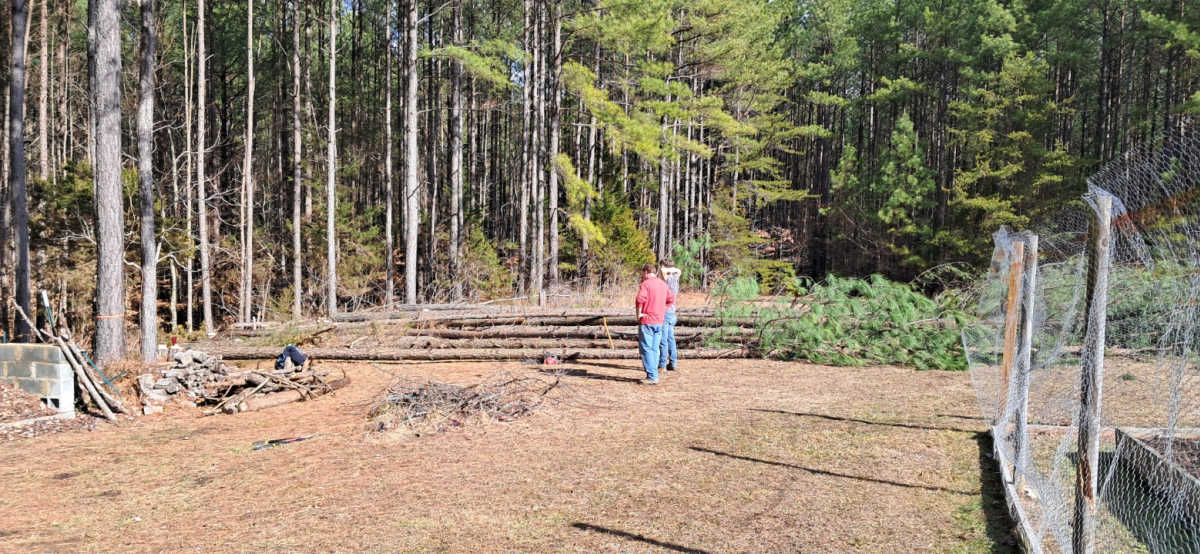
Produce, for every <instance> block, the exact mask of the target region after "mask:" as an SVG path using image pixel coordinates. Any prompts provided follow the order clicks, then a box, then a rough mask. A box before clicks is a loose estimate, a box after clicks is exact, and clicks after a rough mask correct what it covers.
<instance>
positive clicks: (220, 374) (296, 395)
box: [138, 350, 346, 414]
mask: <svg viewBox="0 0 1200 554" xmlns="http://www.w3.org/2000/svg"><path fill="white" fill-rule="evenodd" d="M345 384H346V377H345V373H342V374H341V376H340V377H339V378H337V379H333V378H331V376H330V374H329V373H328V372H323V371H318V370H315V369H313V368H312V367H311V366H310V365H308V364H306V365H305V366H302V367H292V368H284V369H281V370H276V371H269V372H268V371H237V370H235V369H231V368H230V367H229V366H227V365H225V364H224V362H222V361H221V359H220V358H219V357H216V356H210V355H208V354H207V353H205V352H202V351H199V350H184V351H182V352H178V353H176V354H175V356H174V358H173V362H172V364H171V367H170V368H168V369H164V370H162V371H161V372H160V375H159V376H157V377H156V376H154V375H149V374H148V375H142V376H141V377H140V378H139V379H138V385H139V387H140V388H141V391H142V397H143V399H144V400H143V402H144V403H146V404H147V406H152V405H154V404H156V403H157V404H162V403H165V402H167V401H169V400H171V399H172V398H173V397H176V395H184V396H186V397H187V398H188V399H190V400H192V401H194V402H195V403H196V404H197V405H200V406H206V407H208V410H207V411H208V413H218V412H223V413H227V414H233V413H238V412H247V411H253V410H261V409H263V408H269V407H271V406H278V405H280V404H286V403H288V402H295V401H298V400H308V399H310V398H313V397H316V396H320V395H322V394H325V393H328V392H332V391H334V390H336V389H338V388H341V387H342V386H343V385H345Z"/></svg>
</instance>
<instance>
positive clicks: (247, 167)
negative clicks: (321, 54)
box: [238, 0, 255, 321]
mask: <svg viewBox="0 0 1200 554" xmlns="http://www.w3.org/2000/svg"><path fill="white" fill-rule="evenodd" d="M254 84H255V80H254V0H246V139H245V156H244V158H243V159H242V191H243V193H242V194H243V198H244V203H243V205H242V210H241V213H242V229H243V231H242V232H243V233H244V235H245V240H244V242H243V243H242V254H243V258H242V291H241V292H242V294H241V299H240V302H239V303H238V308H239V314H240V315H239V317H240V319H241V320H242V321H250V318H251V311H252V309H253V308H252V307H253V304H254V205H255V204H254Z"/></svg>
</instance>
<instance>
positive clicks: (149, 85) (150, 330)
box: [137, 0, 174, 362]
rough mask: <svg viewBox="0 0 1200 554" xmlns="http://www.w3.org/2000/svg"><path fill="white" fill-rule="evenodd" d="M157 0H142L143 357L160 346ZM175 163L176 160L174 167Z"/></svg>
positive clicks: (150, 356) (148, 357)
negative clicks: (156, 198) (156, 203)
mask: <svg viewBox="0 0 1200 554" xmlns="http://www.w3.org/2000/svg"><path fill="white" fill-rule="evenodd" d="M157 46H158V40H157V37H156V36H155V22H154V0H142V51H141V55H142V67H141V83H140V86H139V88H140V91H139V93H140V95H141V97H140V98H139V99H138V116H137V133H138V185H139V189H140V193H141V194H140V196H141V198H140V201H141V208H142V314H141V331H142V359H143V360H145V361H147V362H150V361H153V360H154V358H155V355H156V349H157V346H158V249H157V248H156V244H155V241H154V51H155V49H156V48H157ZM173 166H174V163H172V167H173Z"/></svg>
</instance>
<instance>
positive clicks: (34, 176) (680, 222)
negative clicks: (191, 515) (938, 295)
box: [0, 0, 1200, 337]
mask: <svg viewBox="0 0 1200 554" xmlns="http://www.w3.org/2000/svg"><path fill="white" fill-rule="evenodd" d="M107 14H112V19H111V20H110V19H109V18H108V17H109V16H108V15H107ZM0 36H2V37H3V38H4V41H3V44H4V47H3V48H0V50H2V53H0V87H2V91H3V95H2V97H3V102H4V111H3V113H4V114H5V115H6V117H5V119H4V125H3V136H4V139H5V140H4V143H3V144H4V148H3V149H0V150H2V152H3V154H2V159H0V162H2V163H0V172H2V173H0V199H2V200H3V209H2V210H0V297H2V298H3V302H2V304H3V306H2V307H0V332H2V333H3V334H4V336H5V337H9V336H12V334H13V332H14V327H17V329H16V332H17V334H18V335H19V334H20V329H19V323H18V319H19V318H18V315H17V314H15V313H12V312H10V311H9V300H8V299H9V298H14V299H15V300H16V301H17V303H18V304H20V305H23V306H24V308H25V309H26V310H28V309H29V306H30V303H29V296H30V295H31V294H32V293H34V292H36V291H38V290H42V289H46V290H49V291H52V292H54V293H55V294H56V295H57V296H58V297H60V298H62V299H63V300H62V301H63V302H64V303H65V306H64V307H65V308H66V311H67V312H68V313H70V314H72V317H73V318H74V319H77V320H79V321H85V320H86V321H103V320H101V319H93V318H95V317H109V316H111V315H113V314H112V313H99V312H97V310H98V309H100V308H98V307H97V306H100V305H101V304H103V300H104V299H103V298H98V296H97V290H98V287H99V288H103V286H100V285H99V283H100V282H102V281H104V279H109V282H110V285H111V283H112V282H113V281H112V279H114V277H113V275H116V277H115V278H119V279H120V280H119V281H116V284H115V285H111V286H114V287H116V288H120V289H123V290H122V291H121V296H120V298H119V299H117V300H118V301H117V304H116V305H117V308H112V307H111V306H110V307H108V308H104V310H105V311H106V312H109V311H113V310H115V312H120V309H119V306H121V305H125V306H126V312H127V313H139V308H138V307H137V304H138V302H136V301H134V299H137V298H138V297H139V293H138V292H137V291H139V290H141V293H140V294H141V296H142V297H143V298H142V306H148V307H153V309H150V310H149V311H151V312H154V314H153V315H156V316H158V315H161V316H162V317H161V321H152V322H151V323H152V326H153V327H160V328H161V329H175V328H180V329H186V330H192V329H205V330H209V331H212V330H215V327H217V326H221V325H226V324H229V323H232V322H238V321H241V322H245V321H253V320H263V319H286V318H292V317H297V318H298V317H303V316H307V315H312V314H332V313H336V312H339V311H352V310H356V309H362V308H366V307H372V306H379V305H383V304H394V303H397V302H405V303H430V302H449V301H464V300H487V299H494V298H507V297H511V296H518V295H524V296H529V297H530V298H537V297H538V295H540V294H543V293H544V291H546V290H551V289H554V288H556V287H576V288H586V287H595V286H603V285H607V284H614V283H620V282H621V281H623V280H626V279H629V278H630V277H631V274H632V273H633V271H634V268H636V267H637V266H639V265H640V264H642V263H645V262H648V261H653V260H654V259H656V258H661V257H665V256H672V255H673V256H676V257H682V258H686V259H683V260H680V262H681V265H682V266H686V267H689V268H694V270H693V271H692V273H693V274H696V275H705V274H707V273H709V272H712V271H718V272H720V273H722V274H741V275H753V276H756V277H758V278H759V282H761V283H764V285H768V284H769V286H771V287H775V288H778V287H781V286H785V285H786V284H787V282H788V281H789V280H792V279H795V278H796V277H797V276H800V275H806V276H810V277H813V278H815V279H821V278H823V277H824V276H826V275H831V274H833V275H842V276H852V277H853V276H867V275H871V274H882V275H885V276H887V277H890V278H893V279H897V280H907V279H911V278H912V277H913V276H915V275H917V274H918V273H920V272H921V271H923V270H925V269H927V268H930V267H933V266H936V265H939V264H944V263H947V262H963V263H968V264H980V263H983V262H985V261H986V257H987V255H988V254H989V253H990V248H989V246H988V243H989V240H990V239H989V237H990V236H991V233H992V232H993V231H994V230H995V229H997V228H998V227H999V226H1001V225H1014V226H1018V227H1020V226H1024V225H1027V224H1029V223H1030V222H1034V221H1039V220H1043V219H1045V218H1047V217H1048V216H1050V215H1051V214H1053V213H1056V212H1057V211H1059V210H1061V209H1062V208H1063V206H1064V205H1066V204H1068V203H1071V202H1073V201H1075V200H1074V199H1077V198H1078V197H1079V195H1080V193H1081V192H1082V191H1083V190H1084V189H1085V186H1086V179H1087V177H1088V176H1089V175H1090V174H1091V173H1092V172H1094V171H1095V169H1096V168H1097V167H1098V166H1099V165H1100V164H1102V163H1104V162H1105V161H1107V160H1110V159H1112V158H1114V157H1116V156H1119V155H1120V154H1121V153H1122V152H1125V151H1127V150H1129V149H1130V148H1133V147H1138V146H1143V145H1147V144H1150V143H1153V142H1155V141H1159V140H1161V139H1162V138H1163V137H1164V136H1171V135H1183V134H1186V133H1193V132H1195V128H1194V123H1193V122H1194V121H1195V116H1196V115H1197V114H1200V3H1196V2H1187V1H1184V0H1105V1H1103V2H1092V1H1086V2H1085V1H1080V0H1063V1H1049V0H1034V1H1030V2H1003V1H997V0H956V1H952V2H946V1H944V0H939V1H936V2H935V1H931V0H911V1H907V2H900V1H896V0H887V1H881V0H854V1H851V0H822V1H810V0H686V1H685V0H637V1H632V2H631V1H629V0H568V1H561V2H555V1H549V0H522V1H516V0H491V1H483V0H432V1H428V2H427V1H419V0H397V1H388V0H330V1H318V0H291V1H274V0H272V1H266V0H189V1H170V0H157V1H151V0H141V1H129V2H120V1H117V0H90V1H85V0H75V1H71V2H67V1H61V2H51V1H50V0H4V2H3V6H2V7H0ZM148 40H149V41H150V42H147V41H148ZM106 53H107V54H106ZM110 150H111V152H110ZM106 214H107V217H112V218H115V219H113V220H111V221H112V222H115V223H111V222H110V223H108V224H106V223H104V218H105V217H106ZM147 225H149V226H148V227H147ZM111 229H115V230H112V231H107V230H111ZM106 232H107V233H109V234H107V235H106V234H105V233H106ZM106 237H107V238H106ZM106 241H107V242H106ZM106 244H107V245H108V246H105V245H106ZM105 260H108V261H107V262H105ZM106 264H107V265H106ZM134 267H136V268H139V269H140V271H134V270H133V269H132V268H134ZM106 268H108V269H106ZM113 268H115V269H113ZM122 271H123V272H124V273H123V274H121V272H122ZM106 272H107V273H106ZM113 272H116V273H113ZM105 275H107V277H106V276H105ZM148 283H152V284H154V285H156V287H151V288H150V289H147V288H143V285H145V284H148ZM106 290H108V291H109V292H108V293H103V292H102V293H101V296H104V295H106V294H107V296H109V297H110V298H109V299H111V297H113V296H114V295H115V292H113V291H114V290H115V289H112V288H109V289H106ZM147 295H149V296H148V297H147ZM147 298H148V300H147ZM97 302H100V304H98V303H97ZM147 302H148V303H147ZM140 310H141V312H143V313H144V312H145V311H147V309H146V308H141V309H140ZM115 312H114V313H115ZM145 322H146V320H143V325H145Z"/></svg>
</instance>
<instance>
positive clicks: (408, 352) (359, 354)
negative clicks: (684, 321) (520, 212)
mask: <svg viewBox="0 0 1200 554" xmlns="http://www.w3.org/2000/svg"><path fill="white" fill-rule="evenodd" d="M207 351H208V353H209V354H213V355H218V356H221V357H222V358H224V359H226V360H264V359H271V358H274V357H275V356H277V355H278V354H279V349H278V348H275V347H255V346H227V347H211V348H209V349H208V350H207ZM305 353H306V354H308V355H309V356H311V357H312V358H313V359H314V360H346V361H403V360H426V361H457V360H462V361H469V360H495V361H520V360H540V359H541V358H542V356H543V355H544V354H547V353H550V354H555V355H557V356H559V357H560V358H563V359H568V360H572V359H573V360H636V359H638V357H639V355H638V351H637V349H634V348H620V349H609V348H566V349H562V348H494V349H484V348H430V349H424V348H312V349H309V350H306V351H305ZM749 356H750V352H749V351H748V350H747V349H745V348H724V349H687V350H681V351H680V352H679V357H680V358H684V359H693V360H702V359H716V358H745V357H749Z"/></svg>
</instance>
